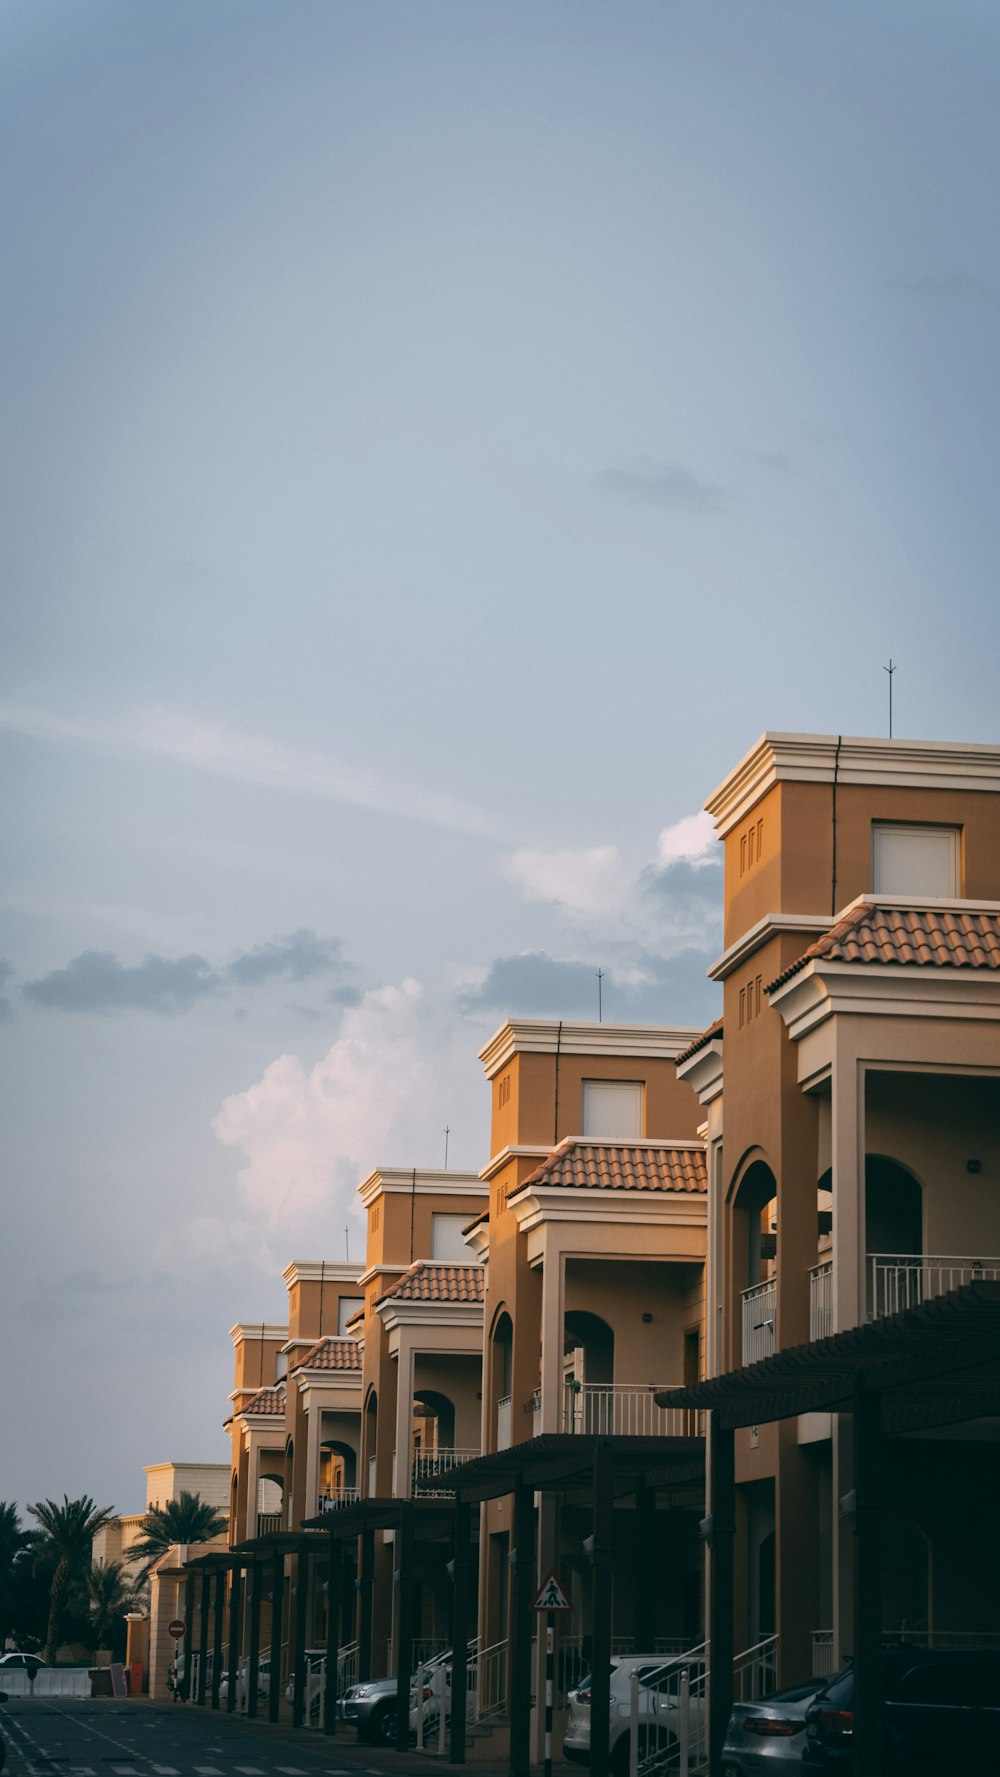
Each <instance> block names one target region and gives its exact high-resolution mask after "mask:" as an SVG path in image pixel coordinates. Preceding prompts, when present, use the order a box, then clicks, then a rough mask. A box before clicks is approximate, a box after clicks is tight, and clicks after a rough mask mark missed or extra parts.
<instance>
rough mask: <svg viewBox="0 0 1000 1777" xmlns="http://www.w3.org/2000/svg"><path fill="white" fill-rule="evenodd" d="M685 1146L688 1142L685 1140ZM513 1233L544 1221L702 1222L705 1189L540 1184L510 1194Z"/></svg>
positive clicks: (705, 1211) (705, 1214)
mask: <svg viewBox="0 0 1000 1777" xmlns="http://www.w3.org/2000/svg"><path fill="white" fill-rule="evenodd" d="M685 1145H686V1146H687V1147H690V1146H691V1145H692V1144H691V1143H690V1142H688V1143H686V1144H685ZM510 1207H511V1209H512V1210H513V1212H514V1215H515V1217H516V1218H517V1227H518V1233H520V1234H530V1233H531V1230H532V1229H533V1228H537V1227H540V1226H541V1224H542V1223H543V1222H600V1223H603V1224H605V1225H606V1224H607V1223H608V1222H609V1221H614V1222H627V1223H628V1224H629V1225H630V1226H631V1227H646V1228H678V1227H687V1228H690V1227H695V1228H701V1227H705V1226H706V1225H707V1223H708V1195H707V1193H706V1192H704V1191H622V1190H612V1191H602V1190H600V1189H599V1188H598V1189H595V1187H594V1186H593V1185H587V1186H581V1187H580V1188H579V1189H577V1188H576V1187H574V1186H573V1185H547V1186H546V1185H540V1186H534V1187H533V1188H532V1189H531V1190H530V1191H523V1192H521V1193H520V1195H519V1196H517V1197H516V1198H512V1199H511V1204H510Z"/></svg>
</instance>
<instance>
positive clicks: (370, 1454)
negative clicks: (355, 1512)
mask: <svg viewBox="0 0 1000 1777" xmlns="http://www.w3.org/2000/svg"><path fill="white" fill-rule="evenodd" d="M364 1453H365V1463H366V1465H367V1472H368V1486H367V1493H368V1498H369V1499H374V1498H375V1481H376V1467H377V1459H378V1395H377V1394H376V1392H375V1390H374V1388H373V1389H372V1391H371V1393H370V1395H369V1396H368V1399H367V1401H366V1402H365V1440H364Z"/></svg>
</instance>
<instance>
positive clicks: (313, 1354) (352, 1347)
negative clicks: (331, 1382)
mask: <svg viewBox="0 0 1000 1777" xmlns="http://www.w3.org/2000/svg"><path fill="white" fill-rule="evenodd" d="M295 1368H296V1369H297V1370H357V1371H358V1372H359V1373H360V1370H361V1346H360V1345H359V1344H358V1341H357V1340H356V1339H337V1338H333V1337H330V1338H327V1339H320V1340H318V1341H317V1343H316V1344H315V1345H314V1346H313V1347H312V1348H311V1350H309V1351H307V1352H306V1355H305V1357H301V1358H300V1359H299V1361H298V1363H297V1364H296V1366H295Z"/></svg>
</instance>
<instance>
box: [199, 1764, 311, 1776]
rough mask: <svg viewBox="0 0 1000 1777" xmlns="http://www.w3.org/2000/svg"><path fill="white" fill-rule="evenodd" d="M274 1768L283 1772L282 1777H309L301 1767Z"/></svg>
mask: <svg viewBox="0 0 1000 1777" xmlns="http://www.w3.org/2000/svg"><path fill="white" fill-rule="evenodd" d="M274 1768H275V1770H276V1771H281V1772H283V1774H284V1777H309V1773H308V1771H303V1769H302V1766H301V1765H275V1767H274ZM220 1777H221V1774H220Z"/></svg>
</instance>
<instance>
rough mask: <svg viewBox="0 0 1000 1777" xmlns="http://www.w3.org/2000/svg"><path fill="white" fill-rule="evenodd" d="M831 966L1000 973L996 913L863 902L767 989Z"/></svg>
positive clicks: (999, 928)
mask: <svg viewBox="0 0 1000 1777" xmlns="http://www.w3.org/2000/svg"><path fill="white" fill-rule="evenodd" d="M816 957H821V958H823V959H824V960H825V961H827V962H836V963H893V964H896V965H897V966H909V967H912V966H914V965H916V966H917V967H921V968H927V967H931V968H939V969H1000V913H983V912H979V913H977V912H975V911H970V912H968V913H963V912H961V911H958V910H954V909H950V908H935V907H879V906H876V905H873V904H870V903H865V902H862V903H861V905H859V906H857V907H852V908H850V909H849V911H848V912H847V913H845V914H844V916H843V918H842V919H838V921H837V923H836V925H835V926H831V928H830V930H829V931H828V932H824V934H823V936H822V937H821V938H817V939H816V942H815V943H814V944H810V946H809V949H808V950H807V951H806V952H805V954H804V955H803V956H800V957H799V959H798V961H797V962H794V963H792V964H791V966H790V967H789V968H787V969H785V970H784V972H783V973H782V974H780V975H778V976H776V977H775V979H774V980H773V981H771V982H769V984H768V989H767V991H768V993H771V992H772V991H773V989H774V988H776V987H780V986H781V985H782V983H783V982H785V981H790V980H791V978H792V976H793V975H797V974H798V972H799V970H800V969H804V968H805V967H806V964H807V963H810V962H812V961H813V959H814V958H816Z"/></svg>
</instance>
